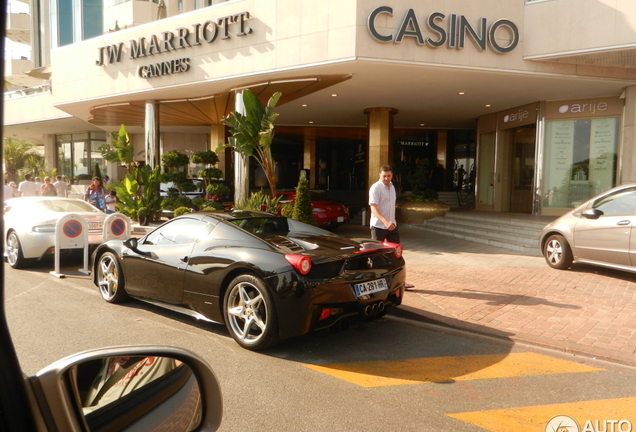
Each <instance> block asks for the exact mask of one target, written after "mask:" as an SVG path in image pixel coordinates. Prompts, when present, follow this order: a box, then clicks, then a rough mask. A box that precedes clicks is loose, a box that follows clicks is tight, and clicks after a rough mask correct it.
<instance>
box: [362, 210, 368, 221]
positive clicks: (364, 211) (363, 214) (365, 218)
mask: <svg viewBox="0 0 636 432" xmlns="http://www.w3.org/2000/svg"><path fill="white" fill-rule="evenodd" d="M366 224H367V209H364V210H362V225H366Z"/></svg>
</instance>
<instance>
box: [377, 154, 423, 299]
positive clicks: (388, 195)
mask: <svg viewBox="0 0 636 432" xmlns="http://www.w3.org/2000/svg"><path fill="white" fill-rule="evenodd" d="M392 180H393V168H391V167H390V166H389V165H382V167H381V168H380V179H379V180H378V181H377V182H375V183H373V184H372V185H371V187H370V188H369V207H370V208H371V218H370V222H369V225H370V227H371V238H372V239H374V240H379V241H385V240H386V241H389V242H391V243H400V233H399V232H398V227H397V221H396V220H395V201H396V200H397V196H396V193H395V186H393V182H392ZM404 288H405V289H411V288H414V285H413V284H409V283H405V284H404Z"/></svg>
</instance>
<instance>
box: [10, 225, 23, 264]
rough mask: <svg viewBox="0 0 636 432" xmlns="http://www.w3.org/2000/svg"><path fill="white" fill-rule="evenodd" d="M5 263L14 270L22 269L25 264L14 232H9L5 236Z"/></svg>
mask: <svg viewBox="0 0 636 432" xmlns="http://www.w3.org/2000/svg"><path fill="white" fill-rule="evenodd" d="M7 261H8V262H9V265H10V266H11V267H13V268H14V269H19V268H22V267H24V264H25V263H26V259H25V258H24V255H22V246H21V245H20V240H19V239H18V234H16V232H15V231H11V232H10V233H9V235H8V236H7Z"/></svg>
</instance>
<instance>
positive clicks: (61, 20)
mask: <svg viewBox="0 0 636 432" xmlns="http://www.w3.org/2000/svg"><path fill="white" fill-rule="evenodd" d="M57 16H58V21H57V31H58V39H59V40H58V41H57V42H58V44H59V45H58V46H64V45H70V44H72V43H73V3H72V1H71V0H58V2H57Z"/></svg>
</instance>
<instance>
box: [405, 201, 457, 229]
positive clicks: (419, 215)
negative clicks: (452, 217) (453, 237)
mask: <svg viewBox="0 0 636 432" xmlns="http://www.w3.org/2000/svg"><path fill="white" fill-rule="evenodd" d="M449 210H450V206H449V205H448V204H446V203H443V202H432V203H425V202H408V201H398V203H397V208H396V210H395V218H396V219H397V221H398V223H403V224H409V225H421V224H423V223H424V222H426V221H427V220H429V219H433V218H434V217H437V216H444V215H445V214H446V212H447V211H449Z"/></svg>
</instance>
